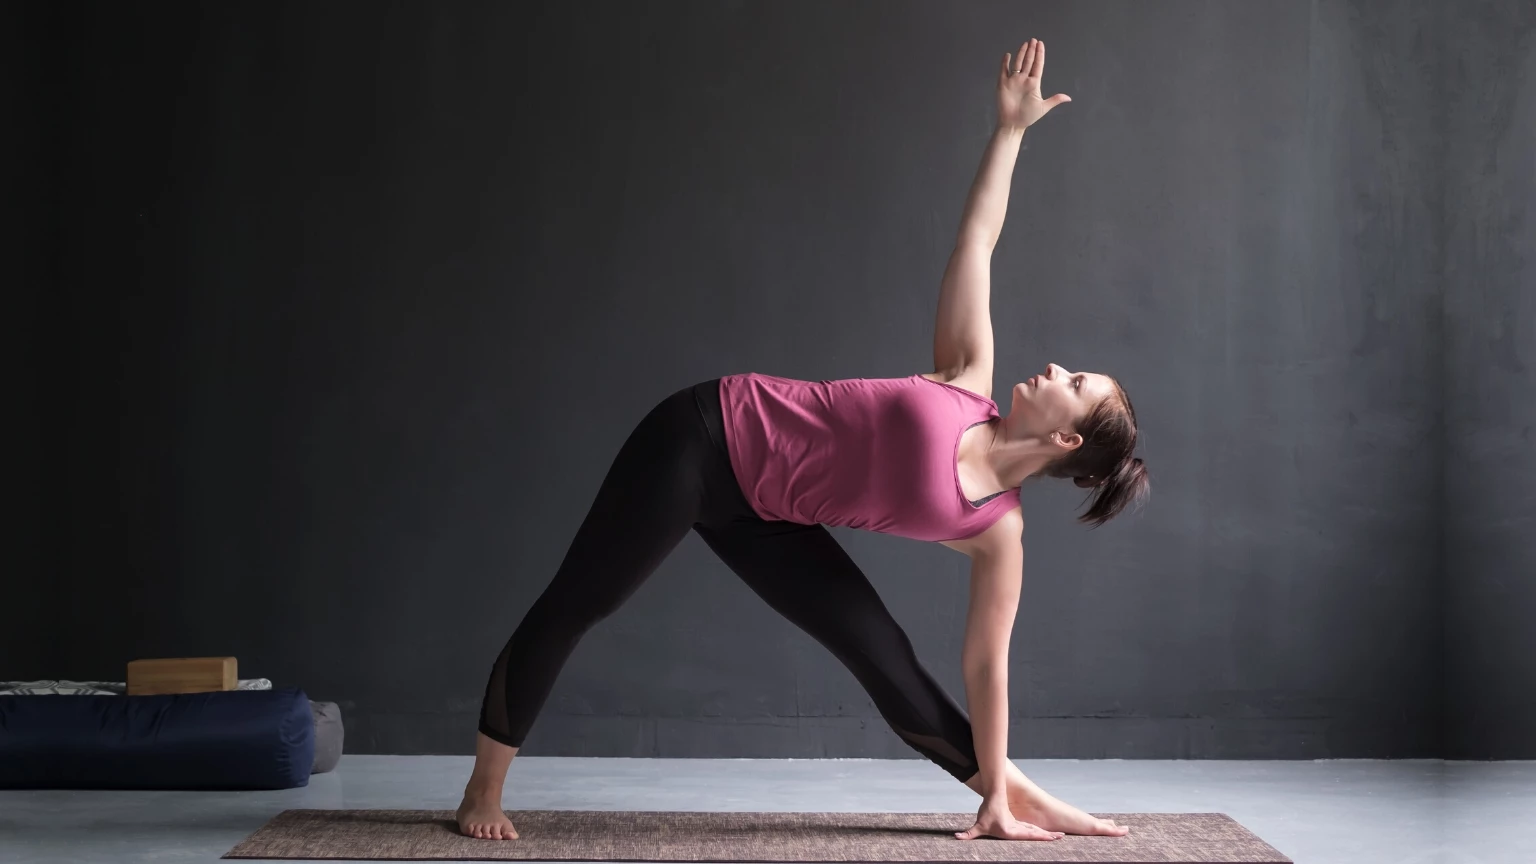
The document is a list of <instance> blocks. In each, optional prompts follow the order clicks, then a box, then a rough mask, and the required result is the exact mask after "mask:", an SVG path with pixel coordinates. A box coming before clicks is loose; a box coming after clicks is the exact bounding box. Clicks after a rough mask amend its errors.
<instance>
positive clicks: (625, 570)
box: [458, 389, 713, 839]
mask: <svg viewBox="0 0 1536 864" xmlns="http://www.w3.org/2000/svg"><path fill="white" fill-rule="evenodd" d="M697 411H698V409H697V407H696V406H695V404H694V402H693V397H692V395H691V394H690V393H689V391H688V390H687V389H684V390H680V391H678V392H677V393H675V394H673V395H672V396H670V397H668V398H667V399H664V400H662V401H661V402H660V403H658V404H657V406H656V407H655V408H653V409H652V410H651V412H650V413H649V414H647V415H646V416H645V418H644V419H643V420H641V421H640V423H639V424H638V425H636V427H635V429H634V431H633V432H631V433H630V435H629V437H628V439H627V440H626V441H625V442H624V445H623V446H622V447H621V448H620V449H619V453H618V455H617V456H616V457H614V461H613V464H612V466H610V467H609V469H608V473H607V475H606V476H605V477H604V479H603V482H602V485H601V487H599V488H598V491H597V497H596V499H595V500H594V501H593V502H592V506H591V508H590V509H589V510H588V511H587V515H586V518H585V519H583V520H582V523H581V527H580V528H578V529H577V531H576V536H575V538H574V539H573V540H572V541H571V544H570V547H569V548H568V549H567V551H566V553H565V558H564V560H563V561H561V563H560V568H559V569H558V570H556V571H555V575H554V578H552V579H551V580H550V582H549V585H548V586H547V587H546V588H545V589H544V591H543V593H542V594H540V595H539V598H538V599H537V600H536V601H534V603H533V605H532V606H531V607H530V608H529V609H528V612H527V614H525V615H524V616H523V620H522V623H520V624H519V625H518V627H517V629H516V630H515V631H514V632H513V633H512V637H511V638H510V639H508V640H507V644H506V647H504V648H503V649H502V651H501V653H500V654H499V655H498V656H497V658H496V662H495V664H494V665H493V666H492V667H491V674H490V679H489V680H488V681H487V682H486V688H485V695H484V698H483V699H482V701H481V706H480V721H479V735H478V736H477V738H476V746H475V768H474V771H473V773H472V774H471V777H470V781H469V783H468V785H466V787H465V790H464V802H463V804H461V805H460V806H459V820H458V821H459V827H460V830H462V831H463V832H464V833H465V834H468V835H470V836H472V837H485V838H491V839H511V838H513V837H516V836H517V834H516V832H515V831H514V830H513V827H512V823H511V822H510V821H508V820H507V817H506V814H505V813H503V812H502V809H501V791H502V786H503V785H504V783H505V782H506V775H507V769H508V767H509V766H510V765H511V762H512V759H513V757H514V756H516V755H517V751H518V749H519V748H520V747H522V744H523V739H524V738H525V737H526V736H527V734H528V731H529V729H530V728H531V727H532V726H533V722H534V719H535V718H536V717H537V716H538V713H539V710H540V709H541V708H542V707H543V705H544V702H545V700H546V699H548V697H549V693H550V690H551V689H553V687H554V684H555V679H556V678H557V677H558V676H559V674H560V670H561V668H562V667H563V666H564V665H565V662H566V660H567V659H568V658H569V657H570V655H571V652H572V651H573V650H574V649H575V648H576V645H577V643H578V642H579V641H580V640H581V637H582V636H583V635H585V634H586V632H587V631H588V630H590V629H591V628H592V627H593V626H594V625H595V624H597V623H598V622H599V621H602V620H603V619H604V618H607V617H608V616H609V615H612V614H613V613H614V612H615V611H617V610H618V609H619V607H620V606H622V605H623V604H624V602H625V601H626V600H628V599H629V597H630V596H631V595H632V594H634V592H635V590H636V589H638V588H639V587H640V585H641V584H642V583H644V581H645V579H646V577H648V576H650V575H651V573H652V572H654V571H655V570H656V568H657V566H659V565H660V564H661V562H662V561H663V560H664V559H665V558H666V557H667V555H668V554H669V553H670V552H671V551H672V550H673V549H674V548H676V546H677V544H678V543H679V542H681V541H682V539H683V537H684V535H686V534H687V533H688V529H689V528H691V527H692V526H693V523H694V522H695V521H696V520H697V519H698V518H699V514H700V508H701V506H702V503H703V489H704V486H703V481H702V479H701V475H700V468H699V466H700V465H703V464H707V462H706V460H707V459H710V458H713V449H712V448H713V444H711V442H710V440H709V438H708V437H707V435H705V434H704V432H703V429H702V427H701V426H700V424H699V419H698V413H697Z"/></svg>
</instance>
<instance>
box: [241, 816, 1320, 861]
mask: <svg viewBox="0 0 1536 864" xmlns="http://www.w3.org/2000/svg"><path fill="white" fill-rule="evenodd" d="M507 813H508V815H509V816H510V817H511V819H512V824H513V825H515V826H516V827H517V833H518V839H516V840H475V839H473V838H469V837H465V836H463V835H461V834H459V832H458V829H457V827H456V826H455V825H454V822H453V812H452V811H450V810H284V811H283V812H282V813H279V814H278V815H277V817H276V818H274V819H273V820H272V821H271V822H268V823H267V824H266V825H264V826H262V827H261V828H260V829H259V830H258V831H257V832H256V833H255V834H252V835H251V836H250V837H247V838H246V839H245V840H242V841H241V842H240V843H239V845H237V846H235V848H233V849H231V850H230V851H229V853H228V854H226V855H225V856H224V857H225V858H287V859H324V858H343V859H351V860H372V861H466V860H475V861H486V860H495V861H518V860H533V861H860V862H870V861H1041V862H1051V861H1062V862H1084V861H1086V862H1095V861H1114V862H1123V864H1130V862H1137V864H1140V862H1154V861H1155V862H1223V864H1225V862H1261V864H1276V862H1279V864H1290V861H1291V859H1289V858H1287V857H1285V856H1284V855H1281V854H1280V853H1279V852H1277V851H1276V850H1275V849H1274V847H1272V846H1270V845H1269V844H1268V843H1265V842H1264V841H1263V840H1260V839H1259V838H1258V837H1255V836H1254V835H1253V834H1251V833H1250V832H1249V831H1248V830H1247V829H1246V828H1244V827H1243V826H1241V825H1239V824H1237V822H1235V821H1233V819H1232V818H1231V817H1230V816H1227V815H1226V814H1224V813H1099V814H1095V815H1098V816H1102V817H1106V818H1110V819H1114V820H1116V821H1117V822H1119V823H1120V824H1122V825H1129V826H1130V828H1131V832H1130V833H1129V834H1127V835H1125V836H1124V837H1079V836H1075V835H1068V836H1066V837H1063V838H1061V839H1060V840H1048V841H1029V840H995V839H991V838H982V839H980V840H957V839H955V836H954V835H955V832H956V831H964V830H965V829H966V828H969V827H970V826H971V823H972V822H974V821H975V818H976V814H975V813H781V812H756V813H741V812H700V811H670V810H658V811H649V810H509V811H507Z"/></svg>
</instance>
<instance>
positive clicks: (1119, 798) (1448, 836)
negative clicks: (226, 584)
mask: <svg viewBox="0 0 1536 864" xmlns="http://www.w3.org/2000/svg"><path fill="white" fill-rule="evenodd" d="M1016 761H1017V764H1018V765H1019V767H1020V768H1021V769H1022V770H1023V771H1024V773H1025V774H1027V775H1029V776H1030V777H1031V778H1033V779H1034V780H1035V782H1037V783H1039V784H1040V785H1041V786H1042V787H1043V788H1045V790H1046V791H1048V792H1050V793H1052V794H1053V795H1055V796H1056V797H1058V798H1061V799H1062V800H1065V801H1067V802H1069V803H1071V804H1075V805H1076V806H1078V807H1081V808H1083V809H1084V810H1087V811H1089V812H1091V813H1107V812H1148V811H1155V812H1222V813H1227V814H1228V815H1230V816H1232V817H1233V818H1234V819H1236V820H1237V821H1239V822H1241V823H1242V824H1243V825H1244V826H1246V827H1247V828H1248V829H1249V830H1251V831H1253V832H1254V833H1256V834H1258V835H1259V836H1260V837H1262V838H1264V840H1266V841H1267V842H1268V843H1269V844H1270V845H1272V846H1274V847H1275V848H1277V849H1279V850H1280V851H1281V852H1282V853H1284V854H1285V855H1288V856H1290V857H1291V858H1292V859H1293V860H1295V861H1296V862H1298V864H1378V862H1379V864H1410V862H1415V864H1417V862H1424V864H1431V862H1432V864H1441V862H1446V864H1470V862H1478V864H1532V862H1536V762H1495V763H1454V762H1453V763H1441V762H1437V761H1409V762H1379V761H1327V762H1270V761H1265V762H1208V761H1206V762H1154V761H1117V760H1106V761H1090V762H1083V761H1072V760H1038V761H1035V760H1016ZM470 763H471V759H470V758H469V757H461V756H346V757H344V758H343V759H342V761H341V765H340V767H339V768H338V769H337V770H336V771H335V772H332V773H329V774H321V775H316V776H315V777H313V778H312V779H311V782H310V785H309V786H308V787H307V788H303V789H290V790H285V791H279V792H216V793H207V792H96V791H80V792H73V791H0V861H3V862H6V864H22V862H26V864H34V862H71V864H97V862H124V864H131V862H158V864H165V862H178V864H179V862H213V861H216V860H218V858H219V856H220V855H222V854H224V853H225V852H227V851H229V849H230V847H231V846H233V845H234V844H235V843H237V842H239V841H240V840H241V839H243V838H244V837H245V836H246V835H248V834H249V833H251V832H252V831H254V830H256V829H257V828H258V827H260V826H261V825H262V824H263V823H264V822H265V821H266V820H267V819H269V818H270V817H272V816H274V815H276V814H277V813H278V812H279V811H280V810H283V809H286V808H289V807H309V808H410V809H443V810H451V809H453V808H454V807H456V806H457V805H458V802H459V794H460V792H461V791H462V790H463V783H464V779H465V778H466V777H467V776H468V772H469V767H470ZM980 800H981V799H980V798H978V797H977V796H976V795H975V793H973V792H971V791H970V790H969V789H967V788H966V787H964V786H962V785H960V784H959V783H957V782H955V781H954V780H953V779H952V778H951V777H949V775H947V774H944V773H943V772H941V771H940V770H939V769H937V768H936V767H934V766H933V765H931V764H929V763H928V762H926V761H922V760H918V759H898V760H866V759H847V760H841V759H840V760H783V759H773V760H765V759H580V758H554V757H545V758H540V757H533V756H529V757H521V758H519V759H518V760H517V761H516V762H515V763H514V764H513V766H512V774H511V777H510V778H509V780H508V783H507V793H506V798H505V800H504V802H503V803H504V805H505V806H506V808H507V809H509V810H515V809H540V808H547V809H557V808H570V809H615V810H619V809H623V810H845V811H872V810H892V811H948V810H953V811H955V812H967V811H968V812H974V810H975V808H976V806H977V805H978V804H979V803H980ZM959 827H965V826H959ZM957 830H958V829H957ZM514 842H515V841H514ZM956 842H959V841H956Z"/></svg>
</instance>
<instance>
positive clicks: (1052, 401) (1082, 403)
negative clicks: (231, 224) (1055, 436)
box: [1009, 363, 1115, 437]
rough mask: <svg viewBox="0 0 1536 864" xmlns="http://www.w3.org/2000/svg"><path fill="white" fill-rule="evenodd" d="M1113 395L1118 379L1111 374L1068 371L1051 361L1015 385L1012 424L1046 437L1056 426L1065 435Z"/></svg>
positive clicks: (1025, 431)
mask: <svg viewBox="0 0 1536 864" xmlns="http://www.w3.org/2000/svg"><path fill="white" fill-rule="evenodd" d="M1113 395H1115V382H1114V379H1112V378H1110V377H1109V376H1108V375H1100V374H1098V373H1097V372H1068V371H1067V370H1066V369H1063V368H1061V367H1060V366H1057V365H1056V364H1055V363H1048V364H1046V367H1045V371H1044V372H1042V373H1040V374H1039V375H1034V376H1031V377H1030V378H1029V379H1027V380H1025V381H1020V382H1019V383H1018V384H1015V385H1013V407H1012V408H1011V409H1009V410H1010V415H1009V425H1012V426H1014V428H1015V429H1016V430H1018V433H1019V434H1023V435H1025V436H1031V437H1046V436H1048V435H1050V434H1051V432H1053V431H1057V430H1060V431H1061V432H1062V434H1064V435H1065V434H1068V433H1070V432H1071V431H1072V430H1073V429H1075V428H1076V426H1077V422H1078V421H1079V420H1081V419H1083V418H1084V417H1086V416H1087V415H1088V411H1089V410H1090V409H1091V408H1093V406H1094V405H1097V404H1098V403H1099V402H1100V401H1102V400H1103V399H1105V398H1106V397H1109V396H1113ZM1014 413H1017V414H1018V415H1019V419H1018V420H1014V419H1013V416H1012V415H1013V414H1014Z"/></svg>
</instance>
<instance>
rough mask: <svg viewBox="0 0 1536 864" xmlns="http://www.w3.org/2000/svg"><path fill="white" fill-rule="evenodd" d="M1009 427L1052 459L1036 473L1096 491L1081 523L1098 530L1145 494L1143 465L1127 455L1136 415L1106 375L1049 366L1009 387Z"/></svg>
mask: <svg viewBox="0 0 1536 864" xmlns="http://www.w3.org/2000/svg"><path fill="white" fill-rule="evenodd" d="M1008 421H1009V425H1010V426H1011V427H1012V433H1011V434H1012V436H1013V437H1018V438H1028V439H1035V440H1038V441H1040V442H1041V443H1042V444H1043V445H1044V446H1045V447H1046V448H1047V449H1048V451H1049V452H1052V453H1054V455H1053V458H1052V459H1051V461H1050V462H1048V463H1047V464H1046V466H1045V468H1043V469H1041V470H1040V472H1039V473H1041V474H1044V475H1045V476H1047V477H1069V478H1071V479H1072V480H1073V482H1075V483H1076V484H1077V485H1078V486H1080V487H1083V488H1091V489H1094V490H1095V491H1094V493H1093V496H1094V497H1093V503H1092V504H1091V505H1089V507H1088V510H1087V512H1085V513H1084V514H1083V515H1081V516H1079V517H1078V519H1079V520H1080V521H1083V522H1088V523H1090V524H1092V525H1093V526H1094V527H1098V526H1099V525H1102V524H1104V523H1105V522H1107V521H1109V519H1111V518H1112V517H1114V516H1115V515H1116V514H1117V513H1119V512H1120V511H1121V510H1123V509H1125V507H1126V506H1127V505H1128V504H1130V503H1131V502H1133V501H1135V500H1137V499H1139V498H1141V497H1143V496H1145V495H1146V494H1147V491H1148V489H1149V488H1150V484H1149V483H1148V481H1147V468H1146V463H1144V462H1143V461H1142V460H1140V459H1137V458H1134V457H1132V455H1131V452H1132V451H1133V450H1135V449H1136V411H1135V409H1133V408H1132V407H1131V400H1130V397H1129V396H1127V395H1126V393H1125V389H1124V388H1123V387H1121V386H1120V383H1119V382H1118V381H1116V380H1115V379H1113V378H1111V377H1109V376H1108V375H1100V374H1098V373H1095V372H1068V371H1067V370H1066V369H1063V368H1061V367H1060V366H1057V365H1056V364H1054V363H1051V364H1048V365H1047V366H1046V370H1045V372H1044V373H1043V374H1040V375H1035V376H1033V377H1031V378H1029V379H1028V380H1026V381H1021V382H1020V383H1018V384H1015V385H1014V387H1013V407H1012V409H1011V411H1010V414H1009V417H1008Z"/></svg>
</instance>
